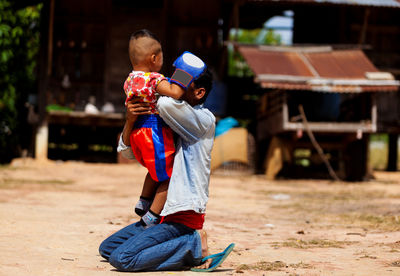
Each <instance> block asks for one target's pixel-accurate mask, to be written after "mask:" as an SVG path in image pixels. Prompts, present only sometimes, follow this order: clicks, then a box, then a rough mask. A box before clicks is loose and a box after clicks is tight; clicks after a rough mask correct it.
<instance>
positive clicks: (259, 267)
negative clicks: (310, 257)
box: [236, 261, 314, 271]
mask: <svg viewBox="0 0 400 276" xmlns="http://www.w3.org/2000/svg"><path fill="white" fill-rule="evenodd" d="M289 267H290V268H302V269H312V268H314V266H312V265H310V264H306V263H303V262H300V263H297V264H286V263H284V262H281V261H275V262H264V261H261V262H257V263H255V264H241V265H239V266H238V267H237V268H236V271H243V270H256V271H282V269H283V268H289Z"/></svg>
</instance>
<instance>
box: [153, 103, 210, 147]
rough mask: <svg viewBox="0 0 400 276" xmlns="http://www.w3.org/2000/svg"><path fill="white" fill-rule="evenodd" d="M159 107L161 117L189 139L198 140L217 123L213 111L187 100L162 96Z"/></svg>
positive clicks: (183, 136) (175, 130) (180, 134)
mask: <svg viewBox="0 0 400 276" xmlns="http://www.w3.org/2000/svg"><path fill="white" fill-rule="evenodd" d="M157 108H158V111H159V113H160V116H161V118H162V119H163V120H164V121H165V122H166V123H167V124H168V125H169V126H170V127H171V128H172V130H173V131H174V132H176V133H177V134H178V135H179V136H180V137H181V138H182V139H184V140H187V141H191V142H196V141H198V140H199V139H200V138H201V137H203V136H204V135H205V134H206V133H207V131H208V130H209V129H210V128H211V127H212V126H213V125H214V124H215V117H214V115H212V113H211V112H209V111H208V110H207V111H206V110H204V109H201V108H196V107H192V106H191V105H189V104H188V103H187V102H185V101H181V100H174V99H171V98H168V97H160V98H159V99H158V102H157Z"/></svg>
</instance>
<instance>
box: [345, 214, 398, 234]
mask: <svg viewBox="0 0 400 276" xmlns="http://www.w3.org/2000/svg"><path fill="white" fill-rule="evenodd" d="M341 218H342V219H343V220H345V221H347V222H348V223H351V224H354V225H359V226H362V227H366V228H372V229H378V230H385V231H399V230H400V220H399V217H398V216H389V215H386V216H385V215H371V214H344V215H342V216H341Z"/></svg>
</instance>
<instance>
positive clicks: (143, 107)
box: [122, 97, 151, 146]
mask: <svg viewBox="0 0 400 276" xmlns="http://www.w3.org/2000/svg"><path fill="white" fill-rule="evenodd" d="M150 110H151V109H150V105H149V103H143V102H141V101H140V98H138V97H136V98H133V99H131V100H130V101H128V103H127V105H126V121H125V125H124V129H123V130H122V141H123V142H124V144H125V145H126V146H129V145H130V144H131V142H130V140H129V139H130V138H129V137H130V135H131V132H132V129H133V124H134V123H135V121H136V119H137V117H138V116H139V115H147V114H150V113H151V111H150Z"/></svg>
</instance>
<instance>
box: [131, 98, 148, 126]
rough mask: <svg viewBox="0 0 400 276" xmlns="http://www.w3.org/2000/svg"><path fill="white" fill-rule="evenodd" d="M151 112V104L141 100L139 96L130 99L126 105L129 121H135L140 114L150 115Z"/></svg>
mask: <svg viewBox="0 0 400 276" xmlns="http://www.w3.org/2000/svg"><path fill="white" fill-rule="evenodd" d="M150 113H151V108H150V104H149V103H144V102H141V101H140V98H138V97H135V98H133V99H131V100H129V101H128V103H127V105H126V121H127V122H130V123H134V122H135V121H136V119H137V117H138V116H139V115H148V114H150Z"/></svg>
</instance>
